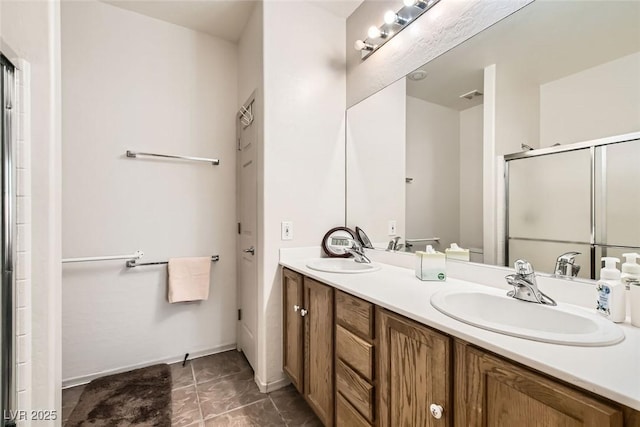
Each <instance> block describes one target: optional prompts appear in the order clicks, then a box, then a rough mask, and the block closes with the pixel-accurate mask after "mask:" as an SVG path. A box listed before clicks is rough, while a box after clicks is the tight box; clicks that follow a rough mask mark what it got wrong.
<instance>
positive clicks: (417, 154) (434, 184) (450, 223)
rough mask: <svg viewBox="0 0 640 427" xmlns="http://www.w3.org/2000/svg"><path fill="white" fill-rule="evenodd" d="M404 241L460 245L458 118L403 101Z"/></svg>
mask: <svg viewBox="0 0 640 427" xmlns="http://www.w3.org/2000/svg"><path fill="white" fill-rule="evenodd" d="M406 128H407V171H406V175H407V176H408V177H411V178H413V182H412V183H410V184H406V189H407V236H406V237H407V238H413V239H416V238H428V237H440V243H439V244H438V245H437V246H436V249H439V250H444V248H447V247H449V245H450V244H451V243H452V242H456V243H460V241H459V240H460V224H459V219H460V218H459V212H460V161H459V157H460V114H459V112H458V111H457V110H452V109H450V108H446V107H443V106H441V105H437V104H433V103H431V102H427V101H423V100H421V99H418V98H414V97H407V123H406Z"/></svg>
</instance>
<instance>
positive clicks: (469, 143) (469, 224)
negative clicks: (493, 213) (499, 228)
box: [459, 105, 483, 248]
mask: <svg viewBox="0 0 640 427" xmlns="http://www.w3.org/2000/svg"><path fill="white" fill-rule="evenodd" d="M482 110H483V106H482V105H477V106H475V107H472V108H469V109H466V110H463V111H460V242H459V244H460V245H461V246H462V247H464V248H482V245H483V243H482V122H483V117H482Z"/></svg>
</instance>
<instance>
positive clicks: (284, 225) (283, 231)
mask: <svg viewBox="0 0 640 427" xmlns="http://www.w3.org/2000/svg"><path fill="white" fill-rule="evenodd" d="M280 235H281V239H282V240H293V221H282V222H281V223H280Z"/></svg>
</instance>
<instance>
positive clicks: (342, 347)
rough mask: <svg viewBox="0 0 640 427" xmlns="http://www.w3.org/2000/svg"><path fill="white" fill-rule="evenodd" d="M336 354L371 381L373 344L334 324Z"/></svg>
mask: <svg viewBox="0 0 640 427" xmlns="http://www.w3.org/2000/svg"><path fill="white" fill-rule="evenodd" d="M336 355H337V356H338V358H340V359H342V360H343V361H344V362H346V363H347V364H348V365H349V366H351V367H352V368H353V369H355V370H356V371H358V373H359V374H360V375H362V376H363V377H364V378H365V379H367V380H369V381H373V371H374V366H373V345H371V344H369V343H368V342H366V341H365V340H363V339H362V338H359V337H357V336H356V335H355V334H352V333H351V332H349V331H347V330H346V329H345V328H343V327H342V326H340V325H336Z"/></svg>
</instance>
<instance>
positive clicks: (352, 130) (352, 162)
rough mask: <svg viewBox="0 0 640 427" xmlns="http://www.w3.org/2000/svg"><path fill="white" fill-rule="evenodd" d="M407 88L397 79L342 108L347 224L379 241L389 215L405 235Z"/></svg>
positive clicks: (385, 236) (383, 241) (384, 235)
mask: <svg viewBox="0 0 640 427" xmlns="http://www.w3.org/2000/svg"><path fill="white" fill-rule="evenodd" d="M406 92H407V89H406V81H405V79H401V80H399V81H397V82H395V83H393V84H391V85H389V86H387V87H386V88H384V89H383V90H381V91H379V92H377V93H375V94H373V95H372V96H370V97H369V98H367V99H365V100H364V101H362V102H360V103H359V104H357V105H354V106H353V107H351V108H349V110H348V111H347V149H346V152H347V225H348V226H349V227H350V228H351V229H352V230H355V227H356V226H358V227H360V228H362V229H363V230H364V231H365V233H367V236H369V239H371V241H372V242H373V243H374V244H383V245H384V247H386V245H385V244H386V242H388V241H389V239H391V238H392V237H393V236H390V235H389V232H388V231H389V230H388V226H389V221H390V220H395V221H396V224H397V227H396V235H398V236H400V237H402V238H403V239H404V238H405V237H406V231H405V230H406V220H405V192H406V186H407V185H406V184H405V177H406V175H405V170H406V160H405V159H406V155H405V152H406V150H407V138H406V134H407V126H406V123H407V114H406V111H407V95H406ZM378 246H380V245H378Z"/></svg>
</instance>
